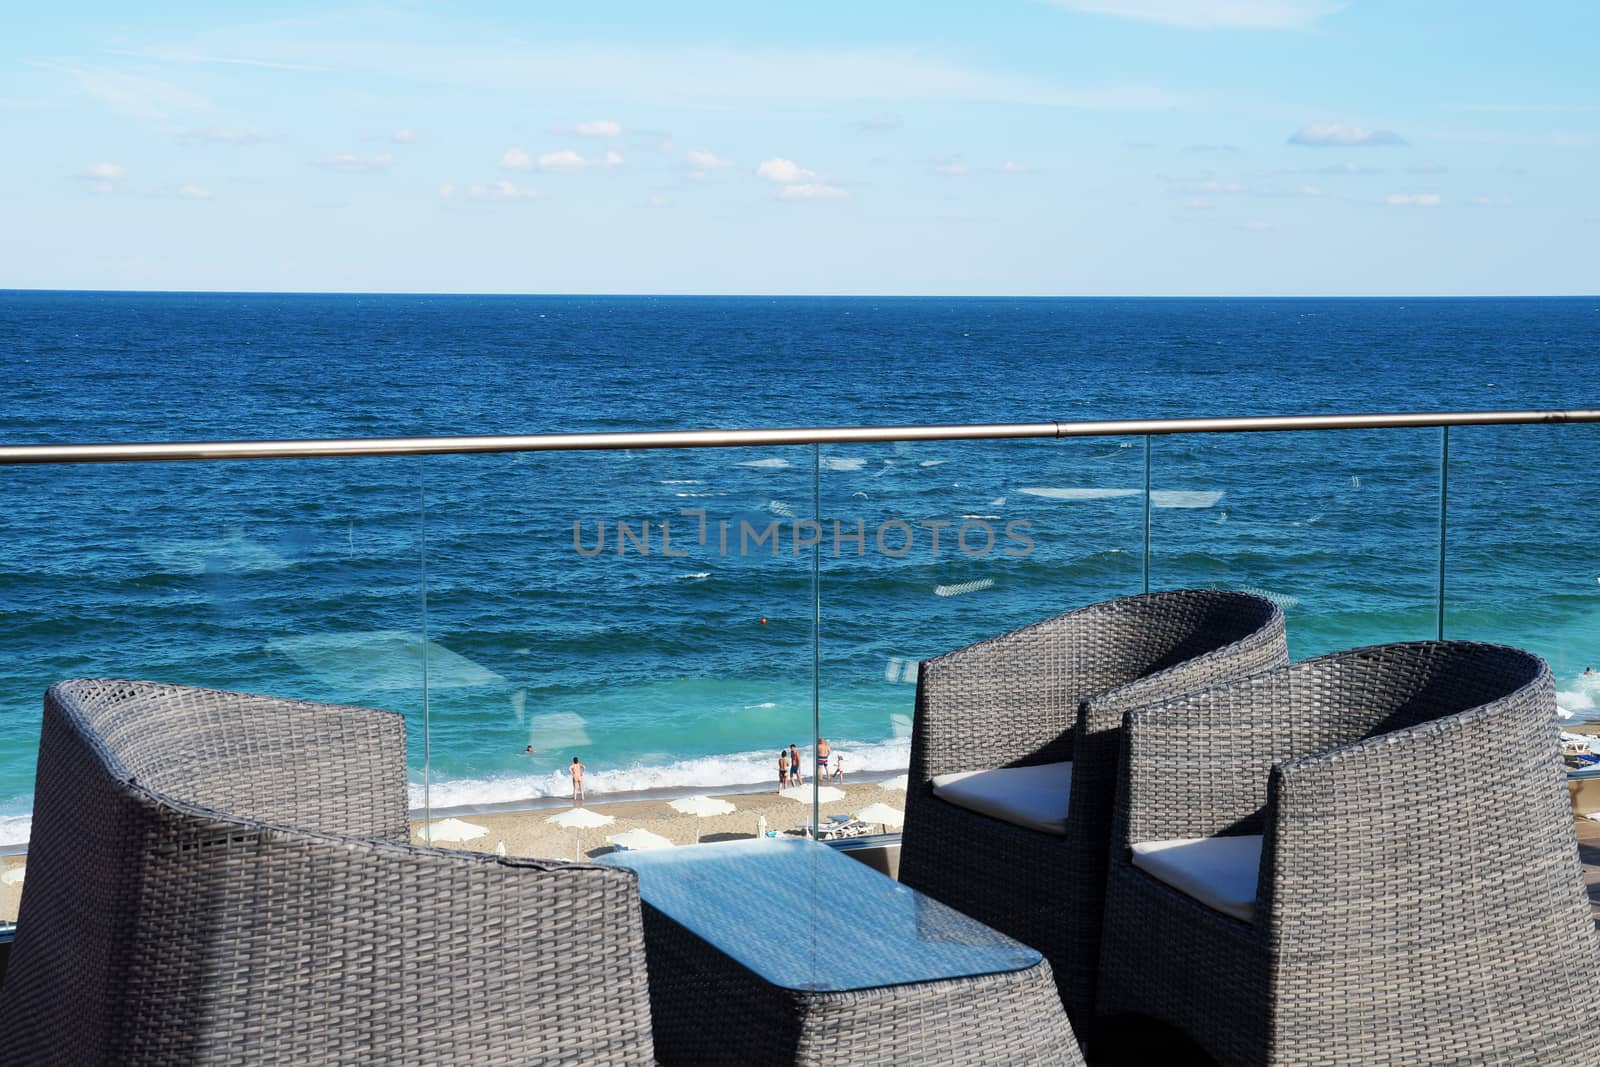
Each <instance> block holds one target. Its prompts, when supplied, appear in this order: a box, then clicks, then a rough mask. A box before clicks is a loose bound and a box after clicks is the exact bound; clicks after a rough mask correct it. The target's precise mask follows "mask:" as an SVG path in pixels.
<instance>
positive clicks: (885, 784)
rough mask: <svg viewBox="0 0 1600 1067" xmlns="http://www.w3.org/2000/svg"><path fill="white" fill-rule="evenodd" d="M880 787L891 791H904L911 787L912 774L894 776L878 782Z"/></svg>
mask: <svg viewBox="0 0 1600 1067" xmlns="http://www.w3.org/2000/svg"><path fill="white" fill-rule="evenodd" d="M878 788H879V789H887V790H889V791H890V792H899V793H904V792H905V791H906V790H907V789H909V788H911V776H910V775H907V774H902V775H898V776H896V777H894V778H889V779H886V780H884V781H882V782H879V783H878Z"/></svg>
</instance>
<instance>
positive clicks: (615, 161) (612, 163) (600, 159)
mask: <svg viewBox="0 0 1600 1067" xmlns="http://www.w3.org/2000/svg"><path fill="white" fill-rule="evenodd" d="M507 155H508V156H509V155H510V153H507ZM521 156H523V157H526V153H521ZM506 165H507V164H506V163H505V161H504V160H502V161H501V166H506ZM538 165H539V169H540V170H550V171H568V172H575V171H581V170H588V169H590V168H593V167H601V168H605V167H620V166H621V165H622V154H621V153H620V152H607V153H606V154H605V155H603V156H596V157H594V158H593V159H586V158H584V157H583V156H581V155H579V154H578V153H577V152H574V151H573V150H572V149H570V148H563V149H562V150H560V151H559V152H546V153H544V154H543V155H541V156H540V157H539V160H538ZM528 166H532V161H531V160H530V161H529V162H528V163H526V164H519V168H520V169H526V168H527V167H528Z"/></svg>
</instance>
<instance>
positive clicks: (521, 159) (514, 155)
mask: <svg viewBox="0 0 1600 1067" xmlns="http://www.w3.org/2000/svg"><path fill="white" fill-rule="evenodd" d="M500 165H501V166H502V167H504V168H505V169H506V170H532V169H533V157H532V156H530V155H529V154H528V153H526V152H524V151H523V150H522V149H520V148H508V149H506V151H505V155H503V156H501V157H500Z"/></svg>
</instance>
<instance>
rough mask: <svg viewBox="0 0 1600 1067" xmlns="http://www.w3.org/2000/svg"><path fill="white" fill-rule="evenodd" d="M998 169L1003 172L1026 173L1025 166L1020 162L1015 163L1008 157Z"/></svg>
mask: <svg viewBox="0 0 1600 1067" xmlns="http://www.w3.org/2000/svg"><path fill="white" fill-rule="evenodd" d="M1000 170H1001V172H1002V173H1004V174H1026V173H1028V168H1027V167H1024V166H1023V165H1022V164H1021V163H1017V162H1014V161H1012V160H1009V159H1008V160H1006V161H1005V163H1004V165H1002V166H1001V168H1000Z"/></svg>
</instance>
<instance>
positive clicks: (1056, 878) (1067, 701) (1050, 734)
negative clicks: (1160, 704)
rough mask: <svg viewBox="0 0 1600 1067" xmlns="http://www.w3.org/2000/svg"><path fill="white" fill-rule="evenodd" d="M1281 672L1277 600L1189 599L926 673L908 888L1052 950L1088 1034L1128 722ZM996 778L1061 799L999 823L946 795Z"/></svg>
mask: <svg viewBox="0 0 1600 1067" xmlns="http://www.w3.org/2000/svg"><path fill="white" fill-rule="evenodd" d="M1287 661H1288V651H1287V647H1286V645H1285V642H1284V625H1283V613H1282V612H1281V611H1279V610H1278V608H1277V607H1276V606H1275V605H1273V604H1272V603H1271V602H1270V601H1267V600H1264V599H1262V598H1261V597H1256V596H1251V595H1249V594H1246V593H1234V592H1225V591H1218V590H1180V591H1175V592H1165V593H1150V594H1146V595H1143V596H1133V597H1125V598H1123V599H1120V600H1112V601H1107V602H1105V603H1100V604H1093V605H1090V606H1088V607H1084V608H1079V609H1078V610H1076V611H1070V612H1067V613H1066V614H1064V615H1058V616H1056V617H1055V618H1052V619H1047V620H1045V621H1044V622H1040V623H1035V624H1034V625H1032V626H1027V627H1024V628H1022V629H1020V630H1014V631H1012V632H1011V633H1007V634H1003V635H1001V636H999V637H995V638H991V639H989V640H987V641H982V642H979V643H978V644H975V645H970V646H968V647H966V648H963V649H960V650H958V651H955V652H951V653H948V654H946V655H943V656H939V657H937V658H934V659H930V660H928V661H926V662H924V663H923V664H922V668H921V671H920V673H919V675H918V678H917V698H916V719H915V722H914V724H913V726H912V732H911V770H910V784H909V787H908V789H907V792H906V819H905V827H904V831H903V835H902V844H901V852H900V880H901V881H902V882H904V883H906V884H907V885H910V886H913V887H914V888H916V889H918V890H921V891H922V892H924V893H927V894H928V895H929V896H932V897H935V898H937V899H938V900H941V901H943V902H944V903H946V904H949V905H950V906H952V907H954V908H956V909H957V910H958V911H963V912H965V913H967V914H968V915H971V916H972V917H973V918H976V919H978V920H979V921H981V922H984V923H986V924H988V925H989V926H992V927H994V928H995V929H997V930H1000V931H1003V932H1004V933H1007V934H1009V935H1011V936H1012V937H1015V938H1016V939H1017V940H1019V941H1021V942H1023V943H1024V944H1027V945H1031V946H1032V947H1034V948H1036V949H1038V950H1039V951H1040V952H1042V953H1044V955H1045V956H1046V958H1048V959H1049V960H1050V966H1051V968H1052V969H1053V970H1054V972H1055V977H1056V985H1057V988H1058V989H1059V991H1060V993H1061V997H1062V1001H1063V1003H1064V1004H1065V1005H1066V1008H1067V1012H1068V1015H1069V1016H1070V1017H1071V1019H1072V1024H1073V1027H1074V1029H1076V1030H1077V1032H1078V1033H1079V1034H1080V1035H1084V1034H1085V1031H1086V1030H1087V1029H1088V1027H1089V1026H1090V1024H1091V1023H1092V1022H1093V1021H1094V983H1095V971H1096V967H1097V966H1098V963H1099V945H1100V912H1101V906H1102V901H1103V898H1104V890H1105V871H1106V849H1107V847H1108V843H1109V839H1110V828H1111V813H1112V804H1113V800H1114V797H1115V785H1116V780H1115V772H1116V761H1117V756H1118V753H1119V751H1120V749H1119V744H1118V736H1119V734H1120V732H1121V727H1122V713H1123V711H1125V710H1126V709H1128V708H1130V707H1136V706H1138V705H1141V704H1147V703H1150V702H1152V701H1155V700H1160V699H1163V698H1165V697H1168V696H1173V695H1175V694H1178V693H1182V692H1186V691H1188V690H1191V689H1199V688H1204V687H1205V686H1207V685H1210V684H1213V683H1215V682H1218V681H1223V680H1226V679H1230V678H1236V677H1242V676H1244V675H1248V674H1253V673H1255V672H1257V671H1262V670H1266V669H1268V668H1271V667H1276V666H1278V665H1280V664H1282V663H1285V662H1287ZM990 768H1007V769H1012V770H1015V769H1018V768H1034V769H1035V770H1033V771H1028V772H1024V773H1025V774H1026V775H1028V776H1030V777H1033V778H1034V779H1035V780H1034V781H1032V782H1024V784H1023V788H1024V789H1025V790H1028V791H1030V792H1034V793H1037V791H1038V790H1041V789H1042V790H1048V791H1051V792H1053V793H1054V794H1055V798H1054V799H1055V808H1054V810H1053V811H1051V812H1047V813H1045V814H1046V816H1047V818H1045V819H1039V820H1030V819H1028V818H1022V819H1020V820H1019V819H1017V818H1015V817H1014V815H1013V814H1012V813H1010V812H1005V811H1002V812H999V813H998V816H999V817H996V814H997V813H996V812H995V811H994V810H993V809H992V808H990V807H989V806H988V805H986V804H984V803H983V802H982V799H981V798H980V799H979V801H977V802H976V806H975V807H974V806H963V804H969V805H970V803H971V802H969V801H968V800H967V799H966V798H959V797H953V796H951V795H950V794H949V793H948V792H947V791H946V790H945V789H944V788H943V785H942V783H946V782H948V781H949V780H950V778H957V779H959V778H960V776H961V772H971V771H980V772H984V771H988V769H990ZM947 776H949V777H947ZM1004 776H1005V775H1003V774H1002V775H1000V776H996V775H994V774H992V773H989V774H985V775H983V777H988V778H994V777H1004ZM1013 777H1015V776H1014V775H1013ZM936 778H937V779H939V782H940V783H941V788H940V793H939V795H936V794H935V779H936ZM1068 779H1070V784H1069V781H1068ZM1047 799H1048V798H1047ZM1019 822H1020V823H1021V824H1019Z"/></svg>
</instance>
